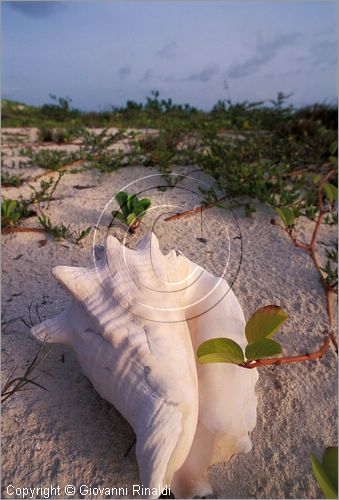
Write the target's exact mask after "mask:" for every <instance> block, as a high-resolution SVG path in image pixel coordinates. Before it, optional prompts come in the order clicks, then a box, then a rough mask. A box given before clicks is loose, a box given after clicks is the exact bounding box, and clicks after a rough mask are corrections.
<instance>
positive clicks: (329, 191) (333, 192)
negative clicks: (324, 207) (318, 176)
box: [323, 182, 338, 203]
mask: <svg viewBox="0 0 339 500" xmlns="http://www.w3.org/2000/svg"><path fill="white" fill-rule="evenodd" d="M323 189H324V191H325V194H326V198H327V199H328V201H329V202H330V203H333V202H334V201H337V199H338V189H337V187H336V186H334V185H333V184H330V183H328V182H326V183H325V184H324V185H323Z"/></svg>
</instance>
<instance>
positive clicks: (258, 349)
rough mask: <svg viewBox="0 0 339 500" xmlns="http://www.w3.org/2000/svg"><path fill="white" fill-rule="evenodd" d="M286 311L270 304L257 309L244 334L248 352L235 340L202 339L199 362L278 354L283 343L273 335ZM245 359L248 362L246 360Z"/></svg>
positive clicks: (243, 360) (232, 360) (198, 354)
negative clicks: (204, 340)
mask: <svg viewBox="0 0 339 500" xmlns="http://www.w3.org/2000/svg"><path fill="white" fill-rule="evenodd" d="M286 319H287V314H286V312H285V311H284V310H283V309H282V308H281V307H279V306H275V305H268V306H264V307H262V308H260V309H258V311H256V312H255V313H254V314H253V315H252V316H251V318H250V319H249V320H248V321H247V323H246V327H245V335H246V339H247V342H248V344H247V346H246V349H245V355H244V352H243V350H242V348H241V347H240V345H239V344H237V343H236V342H235V341H234V340H232V339H229V338H215V339H210V340H207V341H206V342H203V343H202V344H201V345H200V346H199V348H198V351H197V357H198V360H199V362H200V363H203V364H204V363H235V364H237V365H241V364H244V363H245V362H249V361H254V360H257V359H262V358H270V357H272V356H278V355H280V354H281V353H282V348H281V345H280V344H279V343H278V342H276V341H275V340H272V337H273V335H275V333H276V332H277V331H278V330H279V328H280V327H281V325H282V324H283V323H284V322H285V321H286ZM245 358H246V361H245Z"/></svg>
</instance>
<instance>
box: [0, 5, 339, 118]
mask: <svg viewBox="0 0 339 500" xmlns="http://www.w3.org/2000/svg"><path fill="white" fill-rule="evenodd" d="M336 21H337V2H336V1H326V0H321V1H310V0H307V1H293V2H288V1H284V2H279V1H276V0H275V1H271V2H264V1H262V2H257V1H255V0H248V1H241V0H237V1H222V0H218V1H211V0H209V1H207V0H200V1H183V0H181V1H173V0H172V1H170V2H169V1H164V0H157V1H148V2H144V1H142V0H135V1H128V0H124V1H115V0H114V1H113V0H112V1H105V2H103V1H101V2H100V1H73V2H68V1H65V2H45V1H40V2H31V1H27V0H26V1H21V2H15V1H13V0H5V1H3V2H2V97H3V98H8V99H14V100H18V101H23V102H26V103H29V104H42V103H44V102H48V101H49V97H48V96H49V94H50V93H52V94H56V95H58V96H69V97H71V98H72V99H73V104H74V105H75V106H76V107H79V108H81V109H84V110H89V109H92V110H102V109H109V107H110V106H112V105H122V104H124V103H125V102H126V100H127V99H132V100H136V101H138V102H141V101H144V99H145V96H147V95H150V91H151V90H155V89H157V90H159V91H160V95H161V96H162V97H164V98H167V97H172V99H173V100H174V102H178V103H186V102H188V103H190V104H192V105H194V106H197V107H199V108H202V109H209V108H211V106H212V105H213V104H214V103H215V102H216V101H217V100H218V99H224V98H227V97H228V94H227V92H226V90H225V88H224V86H225V81H227V83H228V87H229V91H230V96H231V99H232V101H233V102H236V101H242V100H245V99H247V100H250V101H253V100H261V99H271V98H275V97H276V95H277V92H278V91H283V92H285V93H292V92H293V96H292V98H291V99H290V102H292V103H294V104H296V105H304V104H310V103H314V102H323V101H326V102H332V103H333V102H335V100H336V98H337V23H336Z"/></svg>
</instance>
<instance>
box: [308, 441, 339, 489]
mask: <svg viewBox="0 0 339 500" xmlns="http://www.w3.org/2000/svg"><path fill="white" fill-rule="evenodd" d="M311 464H312V470H313V474H314V477H315V478H316V480H317V482H318V484H319V487H320V489H321V491H322V492H323V494H324V495H325V497H326V498H338V447H337V446H331V447H329V448H326V450H325V452H324V454H323V458H322V462H321V463H320V462H319V460H318V459H317V457H316V456H315V455H313V453H312V455H311Z"/></svg>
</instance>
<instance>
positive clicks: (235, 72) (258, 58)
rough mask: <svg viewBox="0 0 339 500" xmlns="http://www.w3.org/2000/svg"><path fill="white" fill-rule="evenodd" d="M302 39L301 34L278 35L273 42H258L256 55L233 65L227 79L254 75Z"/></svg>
mask: <svg viewBox="0 0 339 500" xmlns="http://www.w3.org/2000/svg"><path fill="white" fill-rule="evenodd" d="M300 37H301V34H300V33H296V32H294V33H286V34H284V35H277V36H275V37H274V38H272V39H271V40H262V39H261V40H260V39H259V40H258V41H257V43H256V54H255V55H254V56H251V57H248V58H247V59H245V60H243V61H242V62H239V63H237V64H233V65H232V66H230V68H229V70H228V72H227V77H229V78H242V77H243V76H248V75H252V74H253V73H255V72H256V71H257V70H258V69H259V68H261V66H264V65H265V64H266V63H268V62H269V61H271V60H272V59H274V57H275V56H276V55H277V54H278V52H279V51H280V50H281V49H283V48H284V47H287V46H289V45H292V44H293V43H294V42H295V41H296V40H298V39H299V38H300Z"/></svg>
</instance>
